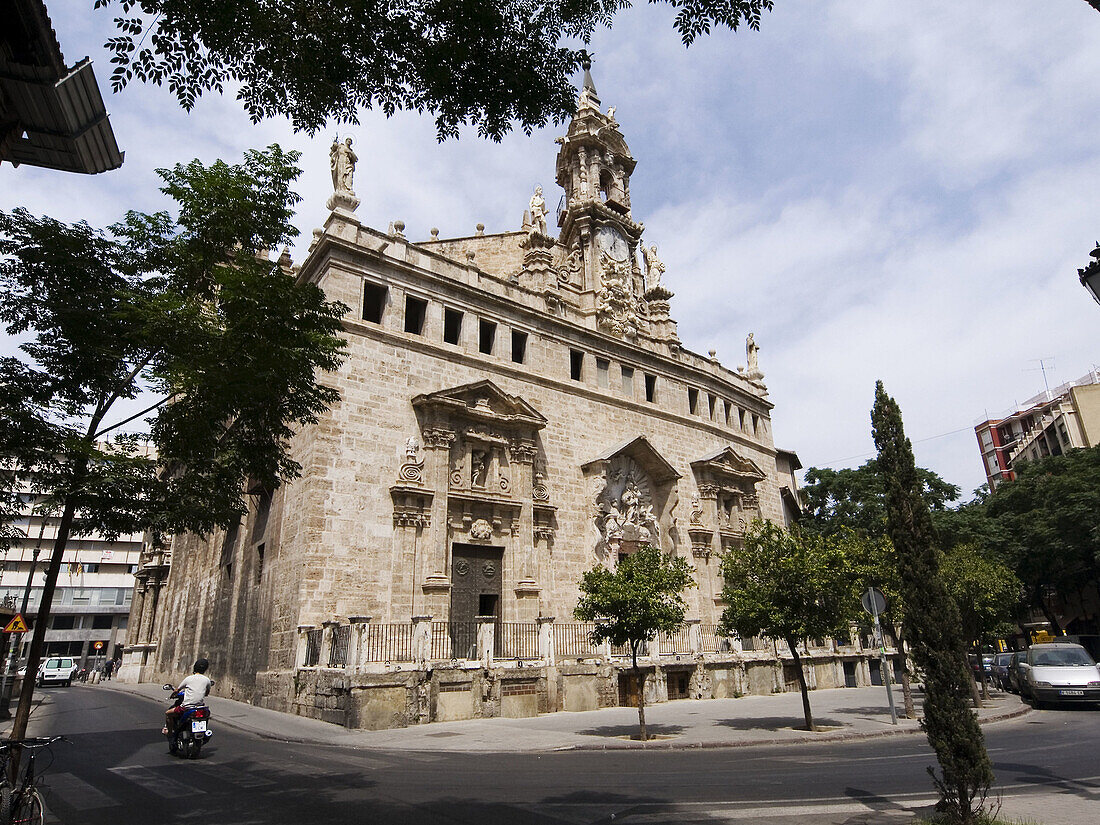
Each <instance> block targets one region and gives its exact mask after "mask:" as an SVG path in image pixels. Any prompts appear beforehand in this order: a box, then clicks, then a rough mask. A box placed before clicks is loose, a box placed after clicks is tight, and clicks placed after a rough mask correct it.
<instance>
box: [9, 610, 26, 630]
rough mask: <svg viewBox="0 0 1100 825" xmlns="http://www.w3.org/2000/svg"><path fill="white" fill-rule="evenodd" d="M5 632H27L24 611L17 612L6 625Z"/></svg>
mask: <svg viewBox="0 0 1100 825" xmlns="http://www.w3.org/2000/svg"><path fill="white" fill-rule="evenodd" d="M4 632H5V633H26V632H27V622H26V620H25V619H24V618H23V614H22V613H16V614H15V615H14V616H13V617H12V620H11V621H10V622H8V623H7V624H6V625H4Z"/></svg>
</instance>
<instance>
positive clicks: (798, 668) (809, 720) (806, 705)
mask: <svg viewBox="0 0 1100 825" xmlns="http://www.w3.org/2000/svg"><path fill="white" fill-rule="evenodd" d="M785 641H786V642H787V647H789V648H790V649H791V656H793V657H794V669H795V672H796V673H797V674H798V688H799V690H801V691H802V713H803V714H804V715H805V717H806V730H809V731H812V730H814V715H813V713H812V712H811V711H810V689H809V688H808V687H806V674H804V673H803V672H802V659H800V658H799V656H798V645H797V642H796V641H795V640H794V639H786V640H785Z"/></svg>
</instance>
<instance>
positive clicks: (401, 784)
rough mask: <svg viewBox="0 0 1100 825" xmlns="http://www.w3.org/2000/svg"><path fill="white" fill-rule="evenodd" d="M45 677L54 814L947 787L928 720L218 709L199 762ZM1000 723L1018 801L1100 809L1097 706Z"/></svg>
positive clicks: (907, 801) (536, 808)
mask: <svg viewBox="0 0 1100 825" xmlns="http://www.w3.org/2000/svg"><path fill="white" fill-rule="evenodd" d="M42 693H43V695H44V696H45V701H44V703H43V704H42V705H41V706H39V707H38V708H36V710H35V712H34V714H33V716H32V729H31V732H32V733H33V734H35V735H53V734H65V735H66V736H67V737H69V738H70V739H71V740H72V743H71V744H69V743H59V744H57V745H55V746H54V747H53V748H52V764H49V766H48V769H47V770H46V772H45V775H44V782H45V784H46V785H47V787H48V792H47V797H46V800H47V806H48V809H49V813H50V816H49V818H48V820H47V821H51V822H57V823H64V825H131V824H133V825H138V824H139V823H140V824H141V825H144V824H145V823H165V825H168V824H169V823H180V825H183V824H184V823H196V822H202V823H216V825H252V823H257V824H258V823H264V824H265V825H267V824H268V823H271V825H282V823H303V822H305V823H371V825H389V823H401V825H406V824H407V823H408V824H410V825H411V824H412V823H415V824H416V825H420V823H425V825H436V824H437V823H438V825H444V824H446V825H455V823H471V825H472V824H473V823H477V825H495V824H496V823H509V825H511V823H525V825H526V824H529V825H551V823H553V825H581V823H614V824H615V825H621V824H622V823H626V824H627V825H642V823H645V825H657V824H658V823H701V822H707V823H715V822H753V823H772V822H775V823H793V822H794V821H795V820H798V821H799V822H800V823H801V825H808V824H809V823H877V822H904V821H908V820H910V819H911V818H912V815H911V814H910V813H908V812H907V809H908V808H912V807H914V806H919V805H920V804H921V803H922V802H926V801H927V800H930V799H932V798H934V794H933V792H932V789H931V786H930V783H929V779H928V776H927V774H926V772H925V768H926V766H929V765H932V764H934V761H935V760H934V758H933V756H932V754H931V752H930V751H929V749H928V747H927V745H926V742H925V740H924V737H923V736H919V735H918V736H903V737H890V738H884V739H875V740H862V741H855V742H850V743H841V744H835V745H826V744H817V745H808V746H784V747H775V746H771V747H752V748H748V747H746V748H735V749H729V750H723V749H708V750H683V751H618V752H615V751H607V752H567V753H550V754H476V755H467V754H447V753H409V752H401V753H398V752H379V751H368V750H349V749H340V748H333V747H327V746H311V745H301V744H291V743H285V742H279V741H274V740H269V739H262V738H259V737H256V736H254V735H251V734H246V733H242V732H239V731H235V730H234V729H232V728H231V727H229V726H227V725H225V724H219V721H218V719H217V717H215V718H214V719H213V720H212V728H213V729H214V730H215V735H214V738H213V740H212V741H211V743H210V745H209V746H207V747H206V748H204V750H203V754H202V758H201V759H199V760H192V761H187V760H181V759H177V758H175V757H171V756H169V755H168V753H167V746H166V743H165V740H164V738H163V737H162V736H160V725H161V721H162V717H161V710H160V709H159V708H158V707H157V706H156V705H155V704H153V703H151V702H149V701H147V700H145V699H142V698H139V697H136V696H132V695H129V694H124V693H119V692H115V691H107V690H97V689H96V688H94V687H91V686H88V687H84V686H78V687H73V688H50V689H47V690H45V691H43V692H42ZM986 740H987V745H988V747H989V751H990V755H991V757H992V758H993V759H994V763H995V770H996V773H997V783H998V786H999V787H1000V789H1001V791H1002V793H1003V794H1004V796H1005V799H1006V800H1009V801H1011V800H1013V799H1018V798H1023V797H1031V798H1032V800H1033V801H1038V800H1047V799H1048V798H1049V799H1051V800H1054V801H1055V802H1059V801H1060V802H1061V803H1062V807H1063V810H1062V815H1061V819H1059V818H1058V817H1057V816H1056V817H1055V820H1054V821H1068V822H1077V821H1080V822H1082V823H1083V822H1086V821H1089V816H1088V815H1087V814H1086V815H1085V818H1084V819H1080V820H1078V819H1077V818H1076V816H1075V815H1073V814H1070V815H1069V818H1068V819H1067V818H1066V811H1069V810H1077V808H1080V809H1081V810H1084V811H1089V810H1093V811H1094V812H1095V810H1100V805H1098V804H1097V803H1100V711H1096V710H1083V709H1082V710H1076V709H1074V710H1065V711H1044V712H1042V713H1032V714H1029V715H1027V716H1025V717H1023V718H1021V719H1019V720H1016V721H1010V722H1004V723H999V724H996V725H994V726H991V727H989V728H988V729H987V730H986ZM50 761H51V758H50V756H46V757H45V758H44V759H43V760H42V763H43V764H42V766H43V767H45V766H46V764H47V763H49V762H50ZM1066 806H1069V807H1066ZM1074 806H1077V808H1074ZM1092 806H1095V808H1094V807H1092ZM1032 807H1033V808H1034V807H1036V806H1035V805H1033V806H1032ZM1039 807H1040V810H1050V811H1054V812H1057V810H1058V808H1057V806H1056V805H1055V806H1050V805H1047V804H1046V803H1045V802H1044V803H1043V805H1041V806H1039ZM1010 808H1011V806H1010V805H1008V804H1006V810H1008V809H1010ZM1040 821H1042V820H1040Z"/></svg>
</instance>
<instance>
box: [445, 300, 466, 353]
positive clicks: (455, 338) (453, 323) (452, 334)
mask: <svg viewBox="0 0 1100 825" xmlns="http://www.w3.org/2000/svg"><path fill="white" fill-rule="evenodd" d="M461 340H462V313H461V312H459V311H458V310H457V309H451V308H449V307H447V308H445V309H444V310H443V341H444V343H447V344H458V342H459V341H461Z"/></svg>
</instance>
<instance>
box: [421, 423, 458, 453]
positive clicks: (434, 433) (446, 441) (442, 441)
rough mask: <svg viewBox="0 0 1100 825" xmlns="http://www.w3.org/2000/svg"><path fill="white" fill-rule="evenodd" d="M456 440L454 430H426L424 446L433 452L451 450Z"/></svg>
mask: <svg viewBox="0 0 1100 825" xmlns="http://www.w3.org/2000/svg"><path fill="white" fill-rule="evenodd" d="M454 440H455V434H454V432H453V431H452V430H444V429H442V428H438V427H435V428H431V429H427V430H424V445H425V446H426V447H429V448H431V449H433V450H447V449H450V447H451V444H453V443H454Z"/></svg>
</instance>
